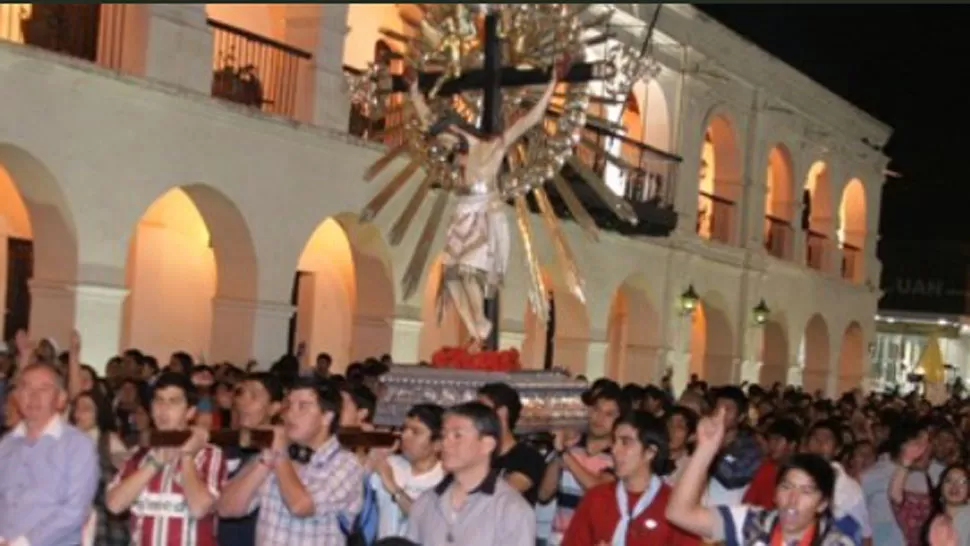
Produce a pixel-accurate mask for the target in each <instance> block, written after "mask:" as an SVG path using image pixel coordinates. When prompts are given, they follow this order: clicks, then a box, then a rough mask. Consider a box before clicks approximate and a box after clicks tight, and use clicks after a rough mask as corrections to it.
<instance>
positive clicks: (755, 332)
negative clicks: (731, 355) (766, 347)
mask: <svg viewBox="0 0 970 546" xmlns="http://www.w3.org/2000/svg"><path fill="white" fill-rule="evenodd" d="M764 333H765V330H764V328H763V327H760V326H751V327H748V338H747V340H746V341H747V343H745V348H744V354H743V355H742V357H741V381H747V382H748V383H755V384H756V383H758V380H759V376H760V373H761V366H763V365H764V362H762V361H761V360H760V359H759V358H758V348H759V347H762V346H763V344H764Z"/></svg>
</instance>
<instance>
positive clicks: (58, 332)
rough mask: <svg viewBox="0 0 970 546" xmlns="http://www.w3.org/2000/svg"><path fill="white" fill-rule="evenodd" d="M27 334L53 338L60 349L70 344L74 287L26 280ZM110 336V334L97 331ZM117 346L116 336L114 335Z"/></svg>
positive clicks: (67, 284)
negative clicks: (28, 303) (27, 300)
mask: <svg viewBox="0 0 970 546" xmlns="http://www.w3.org/2000/svg"><path fill="white" fill-rule="evenodd" d="M27 286H28V287H29V289H30V328H28V329H29V330H30V337H31V339H32V340H34V341H37V340H40V339H42V338H45V337H46V338H51V339H53V340H54V341H55V342H56V343H57V344H58V346H59V347H60V348H64V347H66V346H67V344H68V343H70V340H71V334H72V332H73V331H74V286H73V285H72V284H70V283H66V282H64V281H55V280H46V279H37V278H34V279H30V281H28V283H27ZM98 335H100V336H104V335H107V336H109V337H110V336H112V333H107V334H105V333H99V334H98ZM113 341H114V343H115V344H116V345H117V343H118V338H117V337H115V338H114V340H113Z"/></svg>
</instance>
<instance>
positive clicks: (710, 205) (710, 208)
mask: <svg viewBox="0 0 970 546" xmlns="http://www.w3.org/2000/svg"><path fill="white" fill-rule="evenodd" d="M733 227H734V201H731V200H730V199H726V198H724V197H721V196H719V195H714V194H712V193H707V192H703V191H701V192H698V193H697V225H696V228H697V233H698V234H699V235H701V236H702V237H704V238H706V239H708V240H711V241H719V242H721V243H726V244H731V239H732V237H731V234H732V231H733Z"/></svg>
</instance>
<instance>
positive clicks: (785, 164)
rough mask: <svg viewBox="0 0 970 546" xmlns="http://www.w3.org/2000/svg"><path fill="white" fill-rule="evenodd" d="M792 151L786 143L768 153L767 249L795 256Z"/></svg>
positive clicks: (765, 232)
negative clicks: (793, 248)
mask: <svg viewBox="0 0 970 546" xmlns="http://www.w3.org/2000/svg"><path fill="white" fill-rule="evenodd" d="M792 172H793V171H792V160H791V153H790V152H789V151H788V148H787V147H786V146H785V145H784V144H780V143H779V144H776V145H775V146H773V147H772V148H771V150H770V151H769V152H768V172H767V176H766V177H765V222H764V242H765V249H766V250H768V252H769V253H771V254H772V255H773V256H775V257H777V258H782V259H785V258H788V257H789V256H790V255H791V250H792V243H793V242H794V233H793V231H792V221H793V220H794V214H795V199H794V184H793V182H794V176H793V174H792Z"/></svg>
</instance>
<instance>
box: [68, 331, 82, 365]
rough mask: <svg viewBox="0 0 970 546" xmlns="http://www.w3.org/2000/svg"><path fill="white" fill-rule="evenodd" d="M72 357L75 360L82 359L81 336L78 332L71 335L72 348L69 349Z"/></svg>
mask: <svg viewBox="0 0 970 546" xmlns="http://www.w3.org/2000/svg"><path fill="white" fill-rule="evenodd" d="M69 351H70V355H71V356H72V357H74V358H80V356H81V334H80V333H78V331H77V330H74V332H72V333H71V346H70V348H69Z"/></svg>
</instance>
